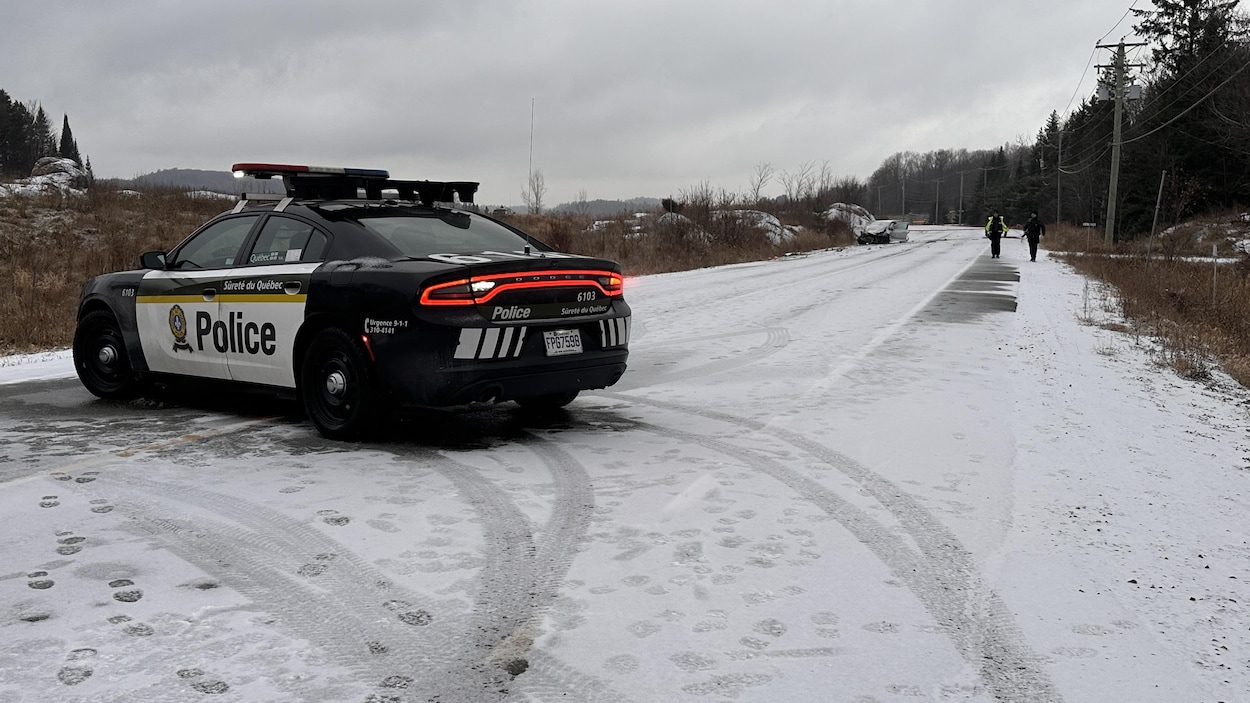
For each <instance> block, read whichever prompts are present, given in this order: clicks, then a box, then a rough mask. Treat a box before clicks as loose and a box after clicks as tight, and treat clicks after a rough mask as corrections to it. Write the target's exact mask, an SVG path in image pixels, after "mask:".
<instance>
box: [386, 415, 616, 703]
mask: <svg viewBox="0 0 1250 703" xmlns="http://www.w3.org/2000/svg"><path fill="white" fill-rule="evenodd" d="M519 441H520V442H521V444H523V445H524V446H526V447H527V448H529V450H530V451H532V452H533V453H534V454H535V455H537V456H538V457H539V458H540V459H541V460H542V462H543V465H544V466H545V467H546V468H547V470H548V472H549V474H550V476H551V480H552V483H553V484H554V488H555V490H554V495H553V496H552V498H551V513H550V515H549V517H548V519H547V521H546V523H545V524H544V525H543V526H541V527H539V528H535V526H534V525H532V524H531V522H530V520H529V519H527V518H526V517H525V515H524V513H522V512H521V510H520V509H519V508H518V507H517V505H516V503H515V501H514V500H513V498H512V496H511V495H509V494H508V492H507V491H505V490H504V489H502V488H500V487H499V485H498V484H497V482H496V481H494V480H491V479H489V478H487V477H485V476H483V475H482V473H481V472H480V470H479V469H476V468H474V467H472V466H468V465H464V464H461V463H459V462H456V461H455V460H454V459H452V458H450V457H448V456H446V455H445V454H435V453H433V452H426V451H412V450H411V449H409V448H400V447H393V448H392V450H393V451H396V452H397V456H398V457H402V458H405V459H411V460H418V461H422V462H427V461H429V462H431V463H432V467H431V468H433V470H435V471H437V472H438V473H440V474H441V475H442V476H443V477H444V478H445V479H446V480H447V481H448V482H449V483H451V484H452V485H453V486H455V487H456V489H457V491H458V492H460V494H461V495H463V496H464V498H465V500H466V502H467V503H468V504H469V505H470V506H471V507H472V509H473V510H474V512H475V513H476V514H477V517H478V518H479V519H480V523H481V526H482V532H483V553H484V555H485V559H486V561H485V564H484V565H483V567H482V569H481V570H480V571H479V573H478V576H477V578H476V579H475V586H476V593H475V594H474V597H473V611H472V613H470V614H469V616H468V622H467V623H466V630H467V633H468V637H467V640H465V641H464V642H463V644H461V645H460V646H459V647H458V648H457V650H456V652H455V653H454V654H453V655H452V656H451V657H450V659H451V664H450V666H448V667H447V668H445V669H444V670H442V671H441V672H440V673H439V674H438V676H437V677H436V678H435V679H434V680H432V681H418V682H417V688H418V690H419V691H421V692H422V696H423V697H424V698H425V699H426V700H431V701H440V703H459V702H462V701H463V702H465V703H476V702H478V701H489V700H506V699H508V697H509V696H510V695H512V690H513V689H518V690H521V691H529V690H531V687H536V688H539V689H542V690H544V691H548V692H552V693H553V695H556V696H558V697H572V699H573V700H586V701H592V700H593V701H600V700H602V701H624V700H627V699H626V698H625V697H624V696H623V695H621V694H619V693H617V692H615V691H612V690H611V689H610V688H609V687H608V686H607V684H605V683H604V682H602V681H600V680H599V679H596V678H595V677H593V676H590V675H587V674H583V673H580V672H577V671H575V670H573V669H572V668H571V667H569V666H567V665H565V664H563V663H561V662H559V661H557V660H556V659H555V658H554V657H552V656H550V655H549V654H542V653H538V652H535V651H533V650H532V645H533V643H534V639H535V638H537V637H538V636H539V635H541V634H542V621H543V617H544V615H545V614H546V612H547V611H548V609H549V608H550V607H551V605H552V604H553V603H554V602H555V600H556V598H557V597H558V596H559V591H560V588H561V585H562V584H563V582H564V580H565V578H566V576H567V575H568V571H569V569H570V567H571V566H572V563H573V559H574V558H575V556H576V554H577V552H578V549H579V547H580V545H581V543H582V540H583V538H584V537H585V535H586V534H587V532H588V530H589V528H590V520H591V517H592V516H593V511H594V491H593V487H592V485H591V482H590V477H589V475H588V474H587V472H586V469H585V467H584V466H582V465H581V464H580V463H579V462H578V461H577V460H576V459H574V458H573V457H572V456H571V455H569V454H568V452H566V451H564V450H563V449H562V448H560V447H559V446H557V445H556V444H554V443H552V442H550V441H548V440H545V439H542V438H540V437H538V436H536V435H533V434H530V433H526V434H524V435H522V437H521V438H519ZM435 457H437V458H435Z"/></svg>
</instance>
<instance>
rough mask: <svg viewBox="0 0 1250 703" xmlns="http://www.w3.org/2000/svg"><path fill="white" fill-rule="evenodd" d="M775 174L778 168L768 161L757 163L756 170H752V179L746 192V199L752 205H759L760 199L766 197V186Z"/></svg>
mask: <svg viewBox="0 0 1250 703" xmlns="http://www.w3.org/2000/svg"><path fill="white" fill-rule="evenodd" d="M775 175H777V170H776V169H774V168H773V165H772V164H770V163H768V162H767V161H761V162H759V163H757V164H755V170H753V171H751V181H750V184H749V185H748V186H747V193H746V199H747V201H748V202H749V203H750V204H751V205H755V206H758V205H759V204H760V200H761V199H762V198H763V197H764V186H767V185H768V183H769V181H771V180H772V179H773V176H775Z"/></svg>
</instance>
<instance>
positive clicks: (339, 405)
mask: <svg viewBox="0 0 1250 703" xmlns="http://www.w3.org/2000/svg"><path fill="white" fill-rule="evenodd" d="M233 170H234V172H235V173H236V175H248V176H253V177H256V178H273V177H275V176H276V177H280V178H281V179H282V180H283V182H284V185H285V188H286V195H285V196H269V197H268V198H267V199H262V198H260V197H258V196H248V195H245V196H243V197H241V198H240V200H239V202H238V204H237V205H236V206H235V207H234V208H233V209H231V210H230V211H229V212H225V213H222V214H221V215H218V216H217V217H215V218H213V219H211V220H209V221H208V222H207V223H206V224H204V225H203V226H202V227H200V228H199V229H198V230H196V231H195V232H194V233H192V234H191V235H190V236H189V237H187V238H186V239H185V240H183V241H182V243H181V244H179V245H178V246H176V247H174V249H173V250H172V251H169V252H146V253H144V254H143V255H142V257H141V265H142V269H140V270H135V271H126V272H121V273H111V274H105V275H102V276H99V277H96V278H95V279H92V280H91V281H90V282H88V283H87V285H86V286H85V287H84V289H83V293H82V298H81V301H80V304H79V308H78V327H77V331H76V333H75V335H74V364H75V367H76V368H77V370H78V377H79V378H80V379H81V381H82V383H83V385H84V386H86V388H87V390H89V391H91V392H92V393H93V394H95V395H97V396H99V397H101V398H108V399H118V400H128V399H133V398H136V397H138V396H140V395H143V393H144V392H145V390H146V389H148V388H150V387H152V386H153V385H159V384H162V383H163V382H168V381H171V380H174V379H177V378H187V377H192V378H196V379H217V380H220V381H223V382H228V383H235V384H247V386H249V387H251V388H258V389H261V390H264V391H268V392H273V393H276V394H279V395H286V396H292V397H299V398H301V399H302V401H303V404H304V407H305V409H306V410H307V413H308V416H309V418H310V419H311V420H312V422H313V424H314V425H315V426H316V427H317V429H318V430H319V431H320V432H321V433H322V434H323V435H325V436H327V437H330V438H335V439H352V438H357V437H360V436H362V435H365V434H367V433H368V432H369V431H370V430H372V429H373V428H375V427H377V426H378V424H379V421H380V420H382V419H383V418H384V417H385V416H386V415H387V414H388V413H389V412H390V411H391V410H392V409H395V408H399V407H450V406H459V405H467V404H470V403H474V402H493V401H506V400H513V401H516V402H517V403H519V404H520V405H522V406H529V407H536V408H548V409H550V408H559V407H563V406H564V405H567V404H568V403H569V402H571V401H572V400H573V399H574V398H575V397H576V396H577V394H578V393H579V392H580V391H583V390H588V389H595V388H605V387H607V386H611V385H612V384H614V383H616V381H617V380H618V379H619V378H620V377H621V374H623V373H624V372H625V362H626V358H627V357H628V353H629V352H628V342H629V330H630V309H629V306H628V305H627V304H626V303H625V300H624V298H623V296H622V288H623V283H624V281H623V276H622V270H621V266H620V265H619V264H617V263H616V262H613V261H609V260H606V259H597V258H590V257H585V256H577V255H573V254H565V253H559V252H556V251H554V250H553V249H552V248H551V247H549V246H547V245H545V244H543V243H541V242H539V241H536V240H535V239H533V238H532V237H530V236H528V235H527V234H526V233H524V232H522V231H521V230H518V229H516V228H514V227H511V226H509V225H507V224H505V223H503V222H500V221H498V220H494V219H492V218H490V217H486V216H484V215H481V214H478V213H476V212H470V211H469V210H468V209H462V208H459V207H457V206H456V205H455V203H456V201H457V199H458V200H459V202H460V203H472V201H473V195H474V193H475V192H476V190H477V186H478V184H477V183H472V182H438V181H404V180H393V179H391V178H390V176H389V174H388V173H387V172H386V171H383V170H375V169H344V168H322V167H309V166H290V165H282V164H256V163H245V164H235V166H234V168H233Z"/></svg>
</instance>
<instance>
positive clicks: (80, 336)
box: [74, 310, 143, 400]
mask: <svg viewBox="0 0 1250 703" xmlns="http://www.w3.org/2000/svg"><path fill="white" fill-rule="evenodd" d="M74 369H75V370H77V371H78V378H79V379H80V380H81V381H82V384H83V386H85V387H86V388H87V390H88V391H91V393H92V394H93V395H95V396H97V397H100V398H105V399H107V400H132V399H134V398H137V397H139V395H140V394H141V393H142V390H143V388H142V385H141V383H140V381H139V377H138V376H137V375H136V374H135V372H134V371H133V370H132V369H131V368H130V358H129V357H128V356H127V355H126V343H125V342H124V341H123V340H122V333H121V329H120V328H119V327H118V325H117V319H116V318H114V317H113V313H111V312H108V311H105V310H96V311H95V312H91V313H87V315H85V316H84V317H83V318H82V320H80V321H79V322H78V329H77V330H75V331H74Z"/></svg>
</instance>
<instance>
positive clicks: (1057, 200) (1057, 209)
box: [1055, 129, 1063, 226]
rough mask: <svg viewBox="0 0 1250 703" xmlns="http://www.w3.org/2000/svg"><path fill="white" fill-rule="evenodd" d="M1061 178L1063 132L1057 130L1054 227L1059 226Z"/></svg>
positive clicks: (1061, 202)
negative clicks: (1057, 149)
mask: <svg viewBox="0 0 1250 703" xmlns="http://www.w3.org/2000/svg"><path fill="white" fill-rule="evenodd" d="M1062 178H1063V130H1062V129H1061V130H1059V153H1058V155H1056V156H1055V226H1058V225H1059V212H1060V209H1061V208H1062V207H1063V188H1061V187H1060V186H1059V181H1060V179H1062Z"/></svg>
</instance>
